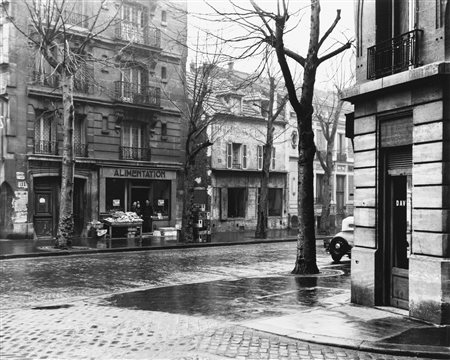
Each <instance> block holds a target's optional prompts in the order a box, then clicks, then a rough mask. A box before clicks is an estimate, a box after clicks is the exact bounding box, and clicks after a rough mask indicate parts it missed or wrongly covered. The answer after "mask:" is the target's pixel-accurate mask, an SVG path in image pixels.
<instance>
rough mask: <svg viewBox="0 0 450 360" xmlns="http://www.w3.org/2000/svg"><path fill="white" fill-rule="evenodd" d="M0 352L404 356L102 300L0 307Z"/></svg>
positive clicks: (33, 355)
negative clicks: (55, 305) (58, 305)
mask: <svg viewBox="0 0 450 360" xmlns="http://www.w3.org/2000/svg"><path fill="white" fill-rule="evenodd" d="M0 338H1V344H2V347H1V353H0V358H1V359H45V358H47V359H198V360H199V359H212V360H213V359H230V358H231V359H280V360H281V359H408V358H407V357H393V356H386V355H380V354H372V353H366V352H358V351H353V350H346V349H340V348H335V347H329V346H322V345H314V344H309V343H306V342H302V341H297V340H292V339H288V338H284V337H279V336H273V335H270V334H266V333H261V332H258V331H254V330H251V329H247V328H245V327H242V326H239V324H233V323H224V322H222V321H221V322H219V321H216V320H214V319H208V318H204V317H196V316H185V315H179V314H168V313H162V312H152V311H142V310H131V309H120V308H111V307H107V306H102V303H101V301H98V300H91V301H79V302H76V303H74V304H72V305H71V306H68V307H63V308H39V309H22V310H20V311H17V310H12V309H11V310H4V311H2V326H1V329H0Z"/></svg>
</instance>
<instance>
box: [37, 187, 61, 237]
mask: <svg viewBox="0 0 450 360" xmlns="http://www.w3.org/2000/svg"><path fill="white" fill-rule="evenodd" d="M34 196H35V197H34V204H35V206H34V230H35V232H36V235H37V236H40V237H47V236H48V237H54V236H56V211H55V191H54V190H53V189H48V188H47V189H42V188H40V189H36V190H35V195H34Z"/></svg>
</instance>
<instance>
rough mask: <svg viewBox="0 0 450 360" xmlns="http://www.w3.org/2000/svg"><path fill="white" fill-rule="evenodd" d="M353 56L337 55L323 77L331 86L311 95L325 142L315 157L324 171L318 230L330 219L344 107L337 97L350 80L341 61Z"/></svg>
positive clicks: (324, 229) (325, 228)
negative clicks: (325, 77) (322, 93)
mask: <svg viewBox="0 0 450 360" xmlns="http://www.w3.org/2000/svg"><path fill="white" fill-rule="evenodd" d="M353 60H354V56H353V55H352V54H351V55H350V59H348V58H344V57H340V59H339V61H333V66H331V67H330V68H331V69H332V70H333V71H331V72H330V73H329V74H328V79H327V81H328V82H329V83H332V84H333V90H331V91H329V92H327V94H326V95H324V96H320V95H319V96H315V100H314V109H315V119H316V120H317V121H318V123H319V125H320V129H321V133H322V134H323V138H324V139H325V144H326V148H325V151H318V152H317V158H318V159H319V162H320V165H321V166H322V169H323V171H324V177H323V184H322V185H323V194H322V212H321V217H320V225H319V230H320V232H321V233H322V234H329V233H330V229H331V227H332V226H331V223H330V207H331V206H330V205H331V193H332V184H331V178H332V176H333V170H334V164H333V151H334V143H335V138H336V131H337V128H338V125H339V121H340V119H341V118H342V111H343V109H344V102H343V101H342V99H341V97H342V93H343V91H344V89H346V88H348V87H350V86H351V84H352V82H353V80H354V74H353V71H352V70H351V68H350V69H349V71H347V69H346V68H344V67H343V66H342V64H343V63H347V62H348V61H350V62H352V61H353ZM316 135H317V134H316ZM319 150H323V149H319Z"/></svg>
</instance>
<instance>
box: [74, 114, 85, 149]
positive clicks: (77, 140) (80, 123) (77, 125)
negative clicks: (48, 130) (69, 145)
mask: <svg viewBox="0 0 450 360" xmlns="http://www.w3.org/2000/svg"><path fill="white" fill-rule="evenodd" d="M73 148H74V155H75V156H80V157H86V156H87V145H86V128H85V124H84V116H80V115H76V116H75V121H74V129H73Z"/></svg>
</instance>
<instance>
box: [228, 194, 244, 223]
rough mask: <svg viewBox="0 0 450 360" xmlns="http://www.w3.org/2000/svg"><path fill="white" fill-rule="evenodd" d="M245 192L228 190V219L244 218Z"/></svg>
mask: <svg viewBox="0 0 450 360" xmlns="http://www.w3.org/2000/svg"><path fill="white" fill-rule="evenodd" d="M246 203H247V191H246V189H245V188H228V217H229V218H243V217H245V208H246Z"/></svg>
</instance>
